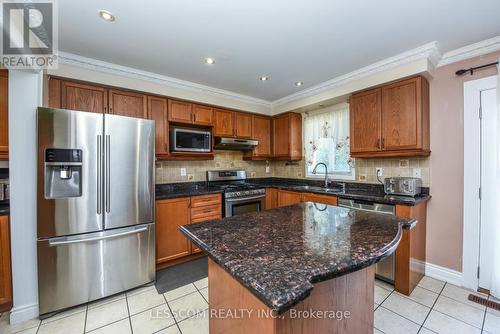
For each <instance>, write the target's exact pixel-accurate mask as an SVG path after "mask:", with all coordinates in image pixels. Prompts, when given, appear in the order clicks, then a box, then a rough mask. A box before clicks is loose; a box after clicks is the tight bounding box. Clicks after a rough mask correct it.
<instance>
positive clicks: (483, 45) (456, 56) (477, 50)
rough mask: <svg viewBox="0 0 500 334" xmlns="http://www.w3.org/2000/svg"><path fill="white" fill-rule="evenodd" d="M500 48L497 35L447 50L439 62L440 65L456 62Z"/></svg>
mask: <svg viewBox="0 0 500 334" xmlns="http://www.w3.org/2000/svg"><path fill="white" fill-rule="evenodd" d="M499 50H500V36H496V37H493V38H490V39H486V40H484V41H480V42H477V43H474V44H470V45H466V46H464V47H461V48H458V49H455V50H451V51H448V52H445V53H444V54H443V57H442V58H441V60H440V61H439V63H438V65H437V66H438V67H441V66H445V65H448V64H452V63H456V62H458V61H462V60H466V59H470V58H474V57H478V56H482V55H485V54H488V53H491V52H495V51H499Z"/></svg>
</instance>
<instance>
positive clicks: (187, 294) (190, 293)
mask: <svg viewBox="0 0 500 334" xmlns="http://www.w3.org/2000/svg"><path fill="white" fill-rule="evenodd" d="M189 284H193V283H189ZM189 284H186V285H189ZM184 286H185V285H184ZM193 286H194V288H195V289H196V290H198V289H197V288H196V285H194V284H193ZM170 291H172V290H170ZM167 292H169V291H167ZM167 292H164V293H162V294H161V295H163V296H164V297H165V300H167V299H166V298H167V297H166V296H165V294H166V293H167ZM195 292H196V291H191V292H189V293H186V294H185V295H182V296H179V297H176V298H174V299H172V300H171V302H173V301H174V300H177V299H181V298H182V297H186V296H189V295H192V294H193V293H195ZM167 301H168V300H167Z"/></svg>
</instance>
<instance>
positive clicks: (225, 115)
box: [213, 109, 234, 137]
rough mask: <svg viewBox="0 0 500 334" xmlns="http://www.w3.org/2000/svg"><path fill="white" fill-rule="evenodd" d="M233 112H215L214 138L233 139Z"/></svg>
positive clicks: (216, 110) (218, 110)
mask: <svg viewBox="0 0 500 334" xmlns="http://www.w3.org/2000/svg"><path fill="white" fill-rule="evenodd" d="M233 114H234V113H233V112H232V111H229V110H224V109H215V110H214V133H213V135H214V136H218V137H233V136H234V118H233Z"/></svg>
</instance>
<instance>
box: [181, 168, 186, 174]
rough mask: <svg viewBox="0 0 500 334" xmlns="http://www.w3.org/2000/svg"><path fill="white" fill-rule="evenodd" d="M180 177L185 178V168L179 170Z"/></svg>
mask: <svg viewBox="0 0 500 334" xmlns="http://www.w3.org/2000/svg"><path fill="white" fill-rule="evenodd" d="M181 176H186V168H181Z"/></svg>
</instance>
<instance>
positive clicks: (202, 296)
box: [193, 283, 208, 304]
mask: <svg viewBox="0 0 500 334" xmlns="http://www.w3.org/2000/svg"><path fill="white" fill-rule="evenodd" d="M193 285H194V287H195V289H196V290H197V291H198V292H199V293H200V295H201V298H203V299H204V300H205V301H206V302H207V304H208V300H207V299H206V298H205V296H204V295H203V294H202V293H201V291H200V289H198V287H197V286H196V285H195V284H194V283H193ZM202 289H208V285H207V286H206V287H204V288H202Z"/></svg>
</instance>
